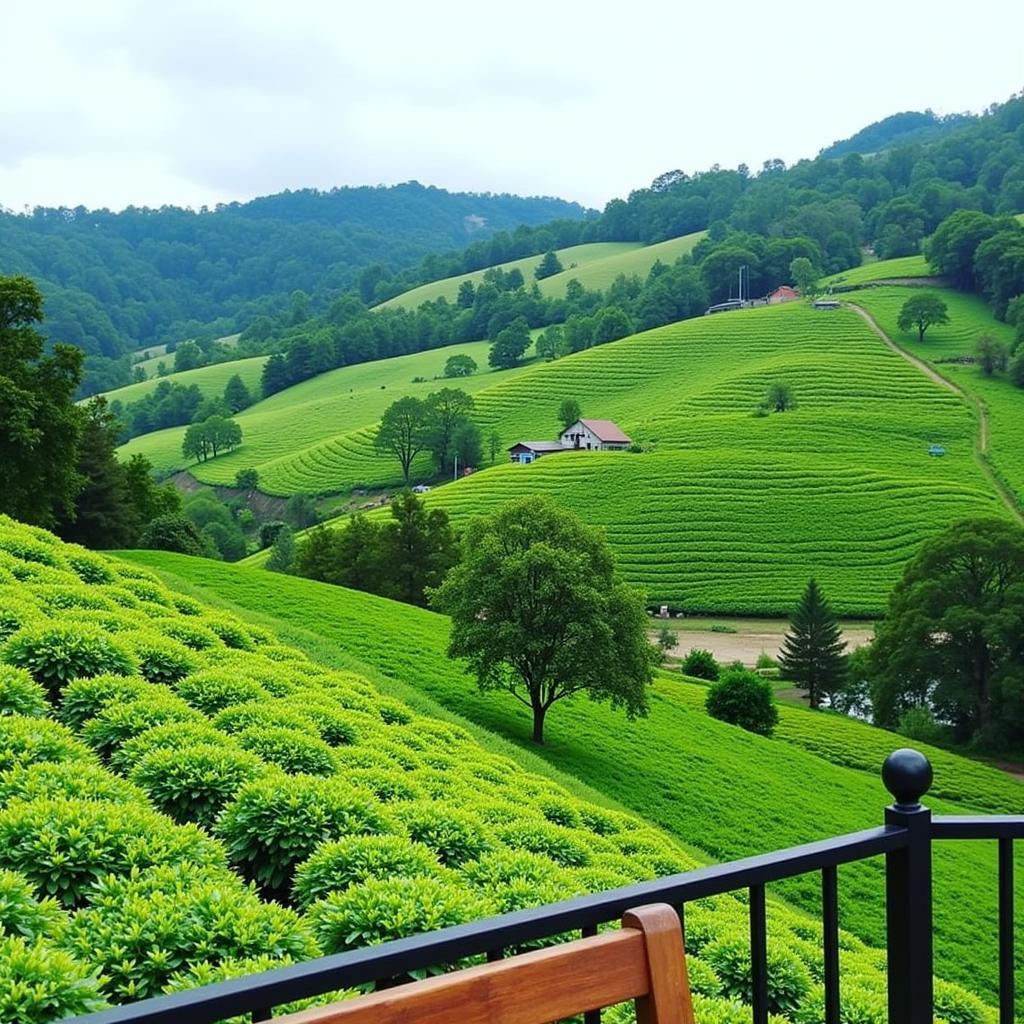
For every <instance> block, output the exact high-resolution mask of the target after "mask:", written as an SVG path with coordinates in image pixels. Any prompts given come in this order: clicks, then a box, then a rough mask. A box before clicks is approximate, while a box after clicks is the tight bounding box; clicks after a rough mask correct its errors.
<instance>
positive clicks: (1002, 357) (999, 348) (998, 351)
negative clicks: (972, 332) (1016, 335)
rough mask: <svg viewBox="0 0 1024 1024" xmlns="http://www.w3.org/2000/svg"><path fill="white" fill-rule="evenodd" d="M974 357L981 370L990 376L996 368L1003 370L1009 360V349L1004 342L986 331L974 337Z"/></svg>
mask: <svg viewBox="0 0 1024 1024" xmlns="http://www.w3.org/2000/svg"><path fill="white" fill-rule="evenodd" d="M974 357H975V358H976V359H977V360H978V365H979V366H980V367H981V372H982V373H983V374H985V376H986V377H991V376H992V374H993V373H995V372H996V370H1005V369H1006V367H1007V365H1008V364H1009V362H1010V349H1009V347H1008V346H1007V345H1006V343H1005V342H1002V341H1000V340H999V339H998V338H996V337H993V336H992V335H991V334H988V333H987V332H986V333H985V334H979V335H978V336H977V337H976V338H975V339H974Z"/></svg>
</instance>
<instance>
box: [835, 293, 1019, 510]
mask: <svg viewBox="0 0 1024 1024" xmlns="http://www.w3.org/2000/svg"><path fill="white" fill-rule="evenodd" d="M844 305H845V306H846V307H847V308H848V309H852V310H853V311H854V312H855V313H856V314H857V315H858V316H860V317H861V318H863V320H864V322H865V323H866V324H867V325H868V327H870V328H871V330H873V331H874V332H875V334H877V335H878V337H879V338H881V339H882V341H883V342H884V343H885V344H886V345H887V346H888V347H889V348H891V349H892V350H893V352H895V353H896V355H898V356H900V358H902V359H905V360H906V361H907V362H908V363H910V365H911V366H913V367H915V368H916V369H918V370H920V371H921V373H923V374H924V375H925V376H926V377H928V378H929V379H930V380H933V381H935V383H936V384H938V385H939V386H940V387H943V388H945V389H946V390H947V391H952V392H953V394H954V395H956V396H957V397H959V398H962V399H963V400H964V401H965V402H967V403H968V404H970V405H973V406H974V407H975V408H976V409H977V410H978V452H977V455H978V465H979V466H980V467H981V471H982V473H984V474H985V477H986V479H987V480H988V481H989V483H990V484H992V486H993V487H994V488H995V491H996V494H998V495H999V497H1000V498H1002V499H1003V504H1004V505H1005V506H1006V507H1007V508H1008V509H1009V510H1010V512H1011V513H1012V514H1013V516H1014V518H1015V519H1016V520H1017V521H1018V522H1024V516H1022V515H1021V511H1020V508H1019V506H1018V505H1017V501H1016V499H1015V498H1014V496H1013V495H1012V494H1011V493H1010V492H1009V490H1008V489H1007V488H1006V486H1005V485H1004V484H1003V482H1002V481H1001V480H1000V479H999V478H998V477H997V476H996V475H995V473H994V472H993V471H992V467H991V466H990V465H989V464H988V459H987V458H986V457H985V454H986V452H987V451H988V436H989V434H988V410H987V409H986V408H985V403H984V402H982V401H981V400H980V399H976V398H972V397H971V396H970V395H968V394H967V392H966V391H964V390H963V388H961V387H960V386H959V385H957V384H954V383H953V381H951V380H949V379H948V378H947V377H943V376H942V374H941V373H939V371H938V370H936V369H935V368H934V367H933V366H930V365H929V364H928V363H926V362H925V361H924V360H923V359H918V357H917V356H915V355H912V354H911V353H910V352H908V351H907V350H906V349H905V348H902V347H901V346H899V345H897V344H896V342H895V341H893V340H892V338H890V337H889V335H888V334H886V333H885V331H883V330H882V328H881V327H880V326H879V324H878V321H877V320H875V318H874V317H873V316H872V315H871V314H870V313H869V312H868V311H867V310H866V309H864V307H863V306H858V305H857V303H855V302H846V303H844Z"/></svg>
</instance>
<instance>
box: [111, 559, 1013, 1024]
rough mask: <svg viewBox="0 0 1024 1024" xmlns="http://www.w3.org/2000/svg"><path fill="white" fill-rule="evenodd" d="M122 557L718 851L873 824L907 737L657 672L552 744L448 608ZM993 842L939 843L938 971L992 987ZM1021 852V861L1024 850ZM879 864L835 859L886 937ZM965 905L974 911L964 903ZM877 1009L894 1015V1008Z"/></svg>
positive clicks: (802, 887)
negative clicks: (310, 641)
mask: <svg viewBox="0 0 1024 1024" xmlns="http://www.w3.org/2000/svg"><path fill="white" fill-rule="evenodd" d="M127 557H128V558H130V559H131V560H132V561H137V562H140V563H142V564H144V565H147V566H150V567H153V568H156V569H158V570H163V571H170V572H171V573H174V574H177V575H178V576H180V577H181V578H183V579H185V580H188V581H189V583H191V584H194V585H195V586H197V587H199V588H200V591H199V592H200V593H202V592H204V591H205V592H208V593H213V594H215V595H217V596H219V597H221V598H223V599H226V600H227V601H229V602H232V603H233V604H234V605H236V606H242V607H243V608H246V609H250V610H251V611H252V612H255V613H262V612H263V611H264V610H265V609H268V608H270V609H274V615H275V616H276V619H275V620H262V619H257V621H261V622H264V624H270V622H271V621H274V622H275V623H277V624H283V623H285V622H287V623H290V624H291V625H293V626H296V627H301V628H302V629H304V630H309V631H311V632H313V633H316V634H319V635H320V636H321V637H323V638H325V640H327V641H328V642H329V643H331V644H336V645H338V646H339V647H341V648H343V649H344V650H345V651H346V652H348V653H349V654H350V655H352V656H354V657H355V658H358V659H359V660H360V661H362V662H363V663H365V664H368V665H370V666H372V668H374V669H375V670H376V671H377V672H379V673H382V674H383V675H385V676H386V677H388V678H389V679H392V680H394V681H395V683H396V684H397V685H401V686H407V687H409V688H414V689H416V690H419V691H420V692H421V693H423V694H425V695H426V696H428V697H430V698H432V699H433V700H435V701H437V702H438V703H439V704H441V705H442V706H444V707H445V708H447V709H448V710H450V711H453V712H455V713H457V714H459V715H461V716H463V717H465V718H466V719H469V720H470V721H472V722H474V723H475V724H477V725H479V726H483V727H484V728H487V729H490V730H491V731H493V732H494V733H497V734H499V735H502V736H506V737H508V738H509V739H511V740H512V741H513V742H515V743H518V744H519V745H521V746H522V747H523V748H524V749H526V750H529V751H530V752H531V753H536V754H539V755H541V756H542V757H544V758H545V759H547V760H548V761H549V762H550V763H551V764H552V765H554V766H556V767H557V768H559V769H561V770H563V771H565V772H568V773H569V774H571V775H573V776H575V777H576V778H578V779H580V780H582V781H583V782H585V783H587V784H588V785H590V786H592V787H593V788H595V789H598V790H600V791H601V792H603V793H605V794H606V795H607V796H609V797H611V798H612V799H614V800H616V801H618V802H619V803H621V804H622V805H624V806H626V807H631V808H635V809H636V810H638V811H640V812H641V813H642V814H643V815H644V816H645V817H646V818H647V819H648V820H650V821H651V822H652V823H656V824H658V825H660V826H661V827H662V828H665V829H666V830H668V831H670V832H672V833H673V834H674V835H676V836H677V837H679V838H680V839H682V840H683V841H684V842H685V843H687V844H691V845H694V846H697V847H698V848H700V849H701V850H703V851H705V853H706V854H707V855H708V856H710V857H711V858H713V859H716V860H725V859H729V858H732V857H739V856H747V855H753V854H756V853H762V852H764V851H765V850H768V849H771V848H774V847H778V846H785V845H791V844H795V843H799V842H807V841H811V840H814V839H820V838H824V837H825V836H827V835H831V834H835V833H838V832H845V831H853V830H854V829H858V828H868V827H871V826H874V825H877V824H878V823H879V821H880V818H881V807H882V805H883V803H884V802H885V801H886V797H885V794H884V792H883V790H882V788H881V785H880V782H879V778H878V766H879V764H880V761H881V759H882V758H883V757H884V756H885V755H886V754H887V753H889V752H890V751H891V750H892V749H894V748H895V747H898V746H902V745H904V744H905V742H906V741H905V740H904V739H903V738H902V737H899V736H896V735H894V734H892V733H888V732H885V731H883V730H880V729H875V728H873V727H872V726H868V725H863V724H860V723H857V722H854V721H852V720H849V719H845V718H842V717H840V716H836V715H830V714H825V713H815V712H810V711H806V710H804V709H801V708H796V707H790V706H785V705H783V706H780V708H779V712H780V718H781V721H780V724H779V729H778V732H777V734H776V738H773V739H763V738H761V737H759V736H753V735H751V734H749V733H745V732H743V731H742V730H740V729H737V728H733V727H730V726H726V725H723V724H722V723H720V722H716V721H714V720H713V719H711V718H709V717H708V716H707V715H706V714H705V712H704V710H703V699H704V696H705V693H706V690H705V689H704V687H701V686H697V685H690V684H687V683H686V682H684V681H683V680H682V679H681V678H680V677H679V676H678V675H676V676H674V677H672V676H669V675H667V674H661V675H659V677H658V678H657V679H656V681H655V683H654V685H653V686H652V688H651V695H650V696H651V711H650V715H649V717H648V718H645V719H638V720H636V721H634V722H627V721H626V720H625V719H624V718H623V717H622V716H621V714H620V713H617V712H614V711H612V710H610V709H609V708H608V707H607V706H606V705H600V704H594V703H592V702H591V701H588V700H585V699H579V700H575V701H570V702H564V703H562V704H561V705H556V706H555V708H554V709H553V710H552V711H551V713H550V715H549V716H548V720H547V731H548V743H547V745H546V746H544V747H537V746H536V745H535V744H533V743H531V741H530V738H529V736H530V731H529V721H528V715H527V714H526V713H525V712H524V711H523V709H522V708H520V707H519V706H518V705H517V704H516V702H515V701H513V700H511V699H510V698H508V696H507V695H502V694H495V693H487V694H482V693H480V692H479V691H478V689H477V687H476V684H475V682H474V681H473V680H472V678H470V677H469V676H468V675H467V674H466V673H465V672H464V671H463V669H462V668H461V666H460V665H459V664H457V663H453V662H452V661H450V660H449V659H448V658H447V656H446V654H445V647H446V644H447V636H448V622H447V620H446V619H445V618H444V617H443V616H440V615H436V614H434V613H432V612H429V611H424V610H422V609H419V608H412V607H410V606H407V605H398V604H395V603H394V602H391V601H387V600H385V599H383V598H378V597H374V596H372V595H369V594H360V593H357V592H355V591H349V590H345V589H343V588H340V587H331V586H328V585H326V584H320V583H314V582H312V581H309V580H301V579H295V578H294V577H282V576H280V575H278V574H276V573H268V572H265V571H262V570H256V569H245V568H242V567H239V566H237V565H225V564H223V563H219V562H209V561H199V560H196V559H189V558H186V557H183V556H181V555H169V554H165V553H162V552H130V553H128V555H127ZM171 580H172V582H174V577H171ZM915 745H916V744H915ZM921 749H923V750H924V751H926V752H927V754H928V756H929V757H930V758H931V759H932V761H933V765H934V767H935V784H934V787H933V794H932V795H930V796H929V797H928V799H927V801H926V802H927V803H928V805H929V806H931V807H932V808H933V809H934V810H935V811H936V813H964V810H963V808H972V809H977V810H984V811H1001V812H1002V813H1020V810H1021V808H1022V806H1024V786H1022V785H1020V784H1019V783H1017V782H1015V781H1014V780H1012V779H1010V778H1008V777H1007V776H1005V775H1003V774H1002V773H1000V772H998V771H996V770H995V769H992V768H989V767H986V766H984V765H980V764H977V763H975V762H972V761H968V760H966V759H964V758H961V757H958V756H956V755H954V754H949V753H946V752H944V751H939V750H934V749H930V748H928V747H927V746H921ZM958 807H959V808H960V810H957V808H958ZM989 845H990V844H981V843H946V844H940V845H939V846H937V848H936V854H935V878H936V897H937V905H936V914H935V925H936V973H937V974H939V975H940V976H945V977H950V978H955V979H957V980H960V981H962V982H963V983H965V984H967V985H969V986H970V987H971V988H973V989H974V990H975V991H979V992H982V993H985V994H987V995H989V996H990V997H991V995H992V993H993V992H994V986H995V976H996V970H995V954H994V951H995V934H996V923H995V921H996V913H995V899H994V895H992V893H994V878H995V857H994V851H993V850H991V849H988V848H986V847H988V846H989ZM1018 858H1019V859H1018V865H1019V866H1020V867H1024V851H1020V852H1019V853H1018ZM883 874H884V869H883V865H882V863H881V862H880V861H875V862H871V863H862V864H856V865H850V866H844V867H843V868H842V869H841V871H840V889H841V908H842V910H841V913H842V924H843V926H844V927H845V928H848V929H850V930H851V931H853V932H855V933H856V934H858V935H860V936H861V937H862V938H865V939H867V940H868V941H871V942H874V943H879V944H880V943H882V942H883V941H884V934H885V925H884V914H883V904H882V880H883ZM983 879H992V880H993V883H992V885H990V886H989V887H988V890H985V889H983V888H982V886H983V885H984V883H983V882H982V881H981V880H983ZM772 891H773V892H778V893H780V894H781V895H783V896H785V897H786V898H788V899H790V900H793V901H794V902H796V903H797V904H799V905H801V906H803V907H805V908H806V909H807V910H808V911H809V912H811V913H812V914H817V913H819V911H820V899H821V893H820V886H819V883H818V879H817V877H816V876H808V877H806V878H804V879H799V880H795V881H793V882H789V883H785V884H783V885H778V886H774V885H773V886H772ZM1017 893H1018V899H1020V898H1022V897H1024V872H1020V871H1019V873H1018V877H1017ZM966 906H969V907H971V913H970V914H965V913H964V907H966ZM1017 955H1018V958H1019V960H1018V962H1019V963H1024V947H1020V946H1018V954H1017ZM845 984H846V982H845V981H844V985H845ZM1020 987H1021V985H1020V984H1019V988H1020ZM698 1019H699V1018H698ZM709 1019H714V1018H709ZM738 1019H739V1018H738ZM814 1019H815V1020H817V1019H818V1018H814ZM864 1019H865V1020H868V1019H874V1018H864ZM877 1019H878V1020H884V1019H885V1018H884V1013H883V1016H881V1017H879V1018H877Z"/></svg>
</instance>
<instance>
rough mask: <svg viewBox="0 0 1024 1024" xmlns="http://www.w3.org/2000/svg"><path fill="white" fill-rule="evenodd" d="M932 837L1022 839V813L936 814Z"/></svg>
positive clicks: (1023, 818)
mask: <svg viewBox="0 0 1024 1024" xmlns="http://www.w3.org/2000/svg"><path fill="white" fill-rule="evenodd" d="M932 839H1024V815H1020V814H971V815H959V814H956V815H954V814H948V815H936V816H934V817H933V818H932Z"/></svg>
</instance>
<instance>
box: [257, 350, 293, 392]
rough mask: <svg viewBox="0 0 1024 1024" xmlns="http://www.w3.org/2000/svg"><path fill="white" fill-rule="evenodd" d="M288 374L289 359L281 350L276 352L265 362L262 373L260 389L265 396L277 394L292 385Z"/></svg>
mask: <svg viewBox="0 0 1024 1024" xmlns="http://www.w3.org/2000/svg"><path fill="white" fill-rule="evenodd" d="M291 383H292V382H291V379H290V377H289V376H288V361H287V360H286V359H285V357H284V356H283V355H281V353H280V352H275V353H274V354H273V355H272V356H271V357H270V358H269V359H268V360H267V361H266V362H265V363H264V364H263V372H262V373H261V374H260V391H261V392H262V394H263V397H264V398H269V397H270V396H271V395H276V394H277V393H278V391H284V389H285V388H286V387H289V386H290V385H291Z"/></svg>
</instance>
